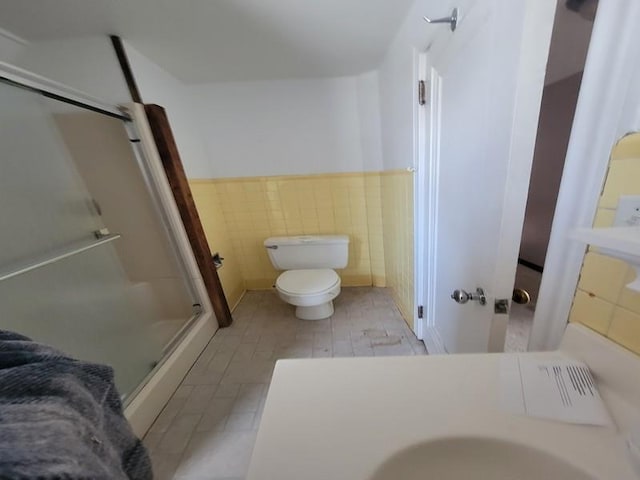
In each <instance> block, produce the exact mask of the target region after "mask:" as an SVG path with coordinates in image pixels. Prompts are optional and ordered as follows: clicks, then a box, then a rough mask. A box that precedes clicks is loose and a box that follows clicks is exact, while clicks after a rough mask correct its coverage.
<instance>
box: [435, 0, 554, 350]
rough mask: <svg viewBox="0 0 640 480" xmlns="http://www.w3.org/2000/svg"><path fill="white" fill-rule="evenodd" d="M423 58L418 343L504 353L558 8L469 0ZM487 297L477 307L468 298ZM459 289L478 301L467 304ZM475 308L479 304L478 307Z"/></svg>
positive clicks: (531, 0) (547, 2) (538, 0)
mask: <svg viewBox="0 0 640 480" xmlns="http://www.w3.org/2000/svg"><path fill="white" fill-rule="evenodd" d="M467 4H468V5H467V7H466V8H467V9H466V11H465V10H464V9H462V8H461V9H460V13H459V14H460V17H461V18H460V21H459V23H458V26H457V29H456V30H455V31H454V32H451V31H450V30H449V29H447V28H444V27H437V26H435V25H430V26H428V28H440V30H439V31H438V33H437V36H436V37H435V39H434V41H433V42H432V44H431V47H430V48H429V50H428V51H427V52H426V54H425V56H424V58H425V61H426V62H425V64H426V68H425V73H426V80H427V81H428V82H430V85H431V88H430V93H431V95H430V99H429V102H428V105H427V106H426V107H425V108H426V110H425V112H424V113H425V115H426V122H425V128H428V133H427V134H426V152H425V167H426V168H427V170H428V172H429V173H428V174H427V175H426V179H427V180H426V185H425V186H424V188H425V191H426V192H427V193H426V197H427V200H426V202H425V213H424V214H425V216H426V219H427V220H426V225H425V229H426V232H425V237H426V238H425V240H426V249H425V263H426V265H425V267H426V268H425V272H426V277H425V281H424V283H425V294H424V300H425V314H426V315H425V317H426V318H425V319H424V320H423V321H424V324H423V333H424V336H425V337H427V336H431V337H432V339H436V341H438V342H440V344H441V345H443V347H444V349H445V350H446V351H447V352H449V353H461V352H486V351H500V350H502V347H503V345H504V336H505V332H506V324H507V319H508V315H507V314H505V313H499V310H498V311H497V310H496V307H495V304H496V301H497V300H500V299H506V300H507V301H508V302H509V305H510V301H511V294H512V290H513V282H514V277H515V269H516V262H517V256H518V249H519V245H520V236H521V230H522V222H523V217H524V209H525V205H526V199H527V189H528V185H529V175H530V169H531V161H532V158H533V149H534V144H535V137H536V130H537V122H538V114H539V110H540V99H541V95H542V89H543V84H544V73H545V68H546V61H547V56H548V48H549V42H550V38H551V30H552V25H553V18H554V12H555V1H554V0H476V1H475V2H467ZM478 288H481V289H483V290H484V296H485V301H484V302H481V301H480V300H479V299H476V298H475V297H476V295H475V294H476V289H478ZM455 290H464V291H466V292H467V293H468V294H474V295H473V297H472V298H469V297H467V296H465V294H464V293H463V292H459V294H458V300H459V301H461V302H464V301H465V300H466V299H467V298H469V300H468V301H466V303H457V302H456V301H454V299H452V293H453V292H454V291H455ZM482 303H483V304H482Z"/></svg>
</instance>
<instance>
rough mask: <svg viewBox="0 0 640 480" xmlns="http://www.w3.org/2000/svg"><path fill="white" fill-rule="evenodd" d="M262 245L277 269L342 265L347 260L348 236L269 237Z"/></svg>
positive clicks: (341, 266) (344, 264) (343, 266)
mask: <svg viewBox="0 0 640 480" xmlns="http://www.w3.org/2000/svg"><path fill="white" fill-rule="evenodd" d="M264 246H265V247H266V249H267V253H268V254H269V259H270V260H271V263H272V264H273V266H274V267H275V268H276V269H278V270H300V269H304V268H345V267H346V266H347V262H348V261H349V237H348V236H347V235H301V236H297V237H271V238H267V239H266V240H265V241H264Z"/></svg>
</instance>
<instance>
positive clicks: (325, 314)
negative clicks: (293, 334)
mask: <svg viewBox="0 0 640 480" xmlns="http://www.w3.org/2000/svg"><path fill="white" fill-rule="evenodd" d="M331 315H333V301H332V300H331V301H328V302H327V303H321V304H320V305H313V306H311V307H296V317H298V318H299V319H300V320H324V319H325V318H329V317H330V316H331Z"/></svg>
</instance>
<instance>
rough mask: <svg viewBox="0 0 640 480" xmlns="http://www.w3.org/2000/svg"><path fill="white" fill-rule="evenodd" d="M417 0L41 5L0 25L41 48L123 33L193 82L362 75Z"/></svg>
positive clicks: (24, 7) (5, 9)
mask: <svg viewBox="0 0 640 480" xmlns="http://www.w3.org/2000/svg"><path fill="white" fill-rule="evenodd" d="M413 2H414V0H320V1H318V0H55V1H49V2H42V1H38V0H20V1H4V2H1V3H0V27H2V28H4V29H6V30H8V31H10V32H12V33H14V34H16V35H18V36H20V37H22V38H24V39H26V40H27V41H32V42H35V41H42V40H48V39H64V38H72V37H81V36H89V35H109V34H116V35H119V36H121V37H122V38H123V39H125V40H127V41H128V42H129V43H131V44H132V45H133V46H134V47H135V48H136V49H137V50H139V51H140V52H141V53H142V54H144V55H145V56H147V57H148V58H150V59H152V60H153V61H154V62H156V63H157V64H159V65H160V66H162V67H163V68H165V69H166V70H168V71H169V72H171V73H172V74H173V75H175V76H176V77H178V78H180V79H182V80H183V81H185V82H188V83H205V82H217V81H238V80H264V79H275V78H307V77H330V76H342V75H355V74H358V73H362V72H365V71H368V70H371V69H374V68H376V67H377V66H378V64H379V62H380V60H381V59H382V57H383V56H384V54H385V52H386V49H387V47H388V45H389V43H390V42H391V40H392V39H393V37H394V35H395V34H396V31H397V30H398V28H399V27H400V25H401V23H402V21H403V19H404V17H405V16H406V15H407V12H408V10H409V8H410V7H411V5H412V4H413Z"/></svg>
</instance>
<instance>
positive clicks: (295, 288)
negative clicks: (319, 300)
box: [276, 268, 340, 296]
mask: <svg viewBox="0 0 640 480" xmlns="http://www.w3.org/2000/svg"><path fill="white" fill-rule="evenodd" d="M339 283H340V277H339V276H338V274H337V273H336V272H335V271H334V270H331V269H329V268H318V269H305V270H287V271H286V272H283V273H282V274H280V276H279V277H278V279H277V280H276V288H277V289H278V290H279V291H281V292H282V293H285V294H287V295H290V296H306V295H319V294H323V293H325V292H327V291H329V290H332V289H334V288H335V286H336V285H338V284H339Z"/></svg>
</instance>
